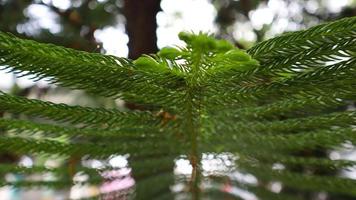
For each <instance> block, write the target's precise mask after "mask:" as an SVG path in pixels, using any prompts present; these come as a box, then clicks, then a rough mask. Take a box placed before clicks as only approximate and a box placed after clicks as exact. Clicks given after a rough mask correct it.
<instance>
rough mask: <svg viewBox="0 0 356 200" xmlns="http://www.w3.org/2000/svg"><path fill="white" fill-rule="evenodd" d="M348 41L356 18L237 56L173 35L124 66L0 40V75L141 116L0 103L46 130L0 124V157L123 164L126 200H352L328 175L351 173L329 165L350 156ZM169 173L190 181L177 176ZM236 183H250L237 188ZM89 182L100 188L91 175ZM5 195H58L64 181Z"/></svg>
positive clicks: (225, 47)
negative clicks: (136, 106)
mask: <svg viewBox="0 0 356 200" xmlns="http://www.w3.org/2000/svg"><path fill="white" fill-rule="evenodd" d="M355 30H356V18H355V17H354V18H345V19H342V20H339V21H336V22H332V23H328V24H322V25H318V26H316V27H312V28H310V29H308V30H302V31H298V32H294V33H288V34H285V35H282V36H279V37H276V38H274V39H270V40H267V41H265V42H262V43H260V44H257V45H256V46H254V47H252V48H251V49H249V50H247V51H242V50H239V49H237V48H235V47H234V46H233V45H232V44H230V43H228V42H227V41H225V40H216V39H214V38H213V37H212V36H211V35H208V34H204V33H198V34H193V33H187V32H182V33H180V34H179V38H180V39H181V40H183V41H184V42H185V43H186V46H185V47H182V48H172V47H166V48H163V49H161V50H160V51H159V52H158V53H157V55H150V56H148V55H144V56H142V57H140V58H138V59H137V60H134V61H132V60H129V59H125V58H116V57H113V56H103V55H99V54H90V53H84V52H78V51H74V50H70V49H66V48H62V47H55V46H53V45H46V44H40V43H36V42H32V41H28V40H22V39H19V38H16V37H13V36H9V35H7V34H3V33H0V62H1V63H2V65H5V66H4V67H5V68H7V69H10V70H12V71H15V72H16V73H18V72H20V73H24V72H25V73H28V74H30V75H34V76H35V77H36V78H45V77H46V78H50V79H51V80H52V82H53V83H59V84H61V85H62V86H68V87H70V88H76V89H85V90H87V91H89V92H94V93H97V94H99V95H104V96H109V97H121V98H122V99H124V100H129V101H131V102H135V103H140V104H144V105H145V106H147V108H148V109H147V110H148V111H145V112H143V111H126V112H123V111H118V110H115V109H112V110H108V109H101V108H88V107H81V106H69V105H65V104H54V103H50V102H44V101H40V100H30V99H26V98H22V97H16V96H12V95H9V94H6V93H3V92H1V93H0V110H1V111H5V112H8V113H19V114H24V115H26V116H27V115H28V116H31V117H40V118H45V119H49V120H51V121H50V122H51V123H48V122H47V123H43V122H38V120H34V119H32V120H29V119H28V118H26V119H21V120H19V119H9V117H12V115H6V116H7V118H3V119H0V129H1V130H2V131H3V132H4V134H3V136H2V137H0V150H1V151H2V152H13V153H17V154H19V155H22V154H27V155H28V154H34V155H40V154H54V155H56V154H58V155H62V156H65V157H68V158H69V160H70V158H71V157H78V158H80V159H83V160H85V159H89V158H90V159H92V158H93V159H94V158H95V159H109V158H110V157H111V156H115V155H127V156H128V158H127V160H128V165H127V167H128V168H130V169H131V170H132V176H133V178H134V179H135V186H134V187H133V190H134V195H133V196H132V197H133V198H135V199H173V198H178V199H179V198H183V199H194V200H198V199H202V198H205V197H209V198H214V199H222V198H224V197H228V198H231V199H239V198H240V196H239V195H237V194H236V193H234V192H231V191H230V190H229V189H231V188H233V189H236V188H239V189H241V190H245V191H248V192H249V193H251V194H252V195H255V196H257V197H258V198H259V199H273V200H274V199H291V200H294V199H303V198H302V196H294V195H293V194H294V193H293V191H294V192H298V193H304V192H310V193H313V194H318V193H319V192H325V193H326V195H339V194H342V195H345V196H347V197H350V198H354V197H356V192H355V190H350V188H355V187H356V182H355V181H354V180H351V179H350V178H348V177H341V176H339V173H340V172H343V171H344V170H348V169H350V168H354V167H355V166H356V163H355V161H351V160H346V159H345V158H340V159H337V160H334V158H332V157H331V156H329V154H330V152H338V151H341V150H344V147H345V144H348V146H350V145H351V144H352V145H355V144H356V137H355V135H356V134H355V129H354V126H355V123H356V114H355V111H354V105H353V102H354V101H355V99H356V95H355V92H356V89H355V86H356V79H355V78H354V74H355V71H356V59H355V55H356V49H355V47H356V32H355ZM83 70H84V71H83ZM158 109H159V110H160V111H158ZM63 122H65V123H63ZM63 138H65V139H63ZM181 161H182V162H188V163H189V168H190V172H188V173H187V172H184V173H183V172H180V171H179V166H178V165H179V164H178V163H180V162H181ZM212 163H218V164H217V167H216V166H214V164H212ZM76 164H77V165H78V170H79V169H82V168H83V166H81V163H80V162H77V163H76ZM10 169H12V170H13V172H14V173H27V174H31V173H36V172H44V171H47V169H44V168H40V167H39V168H33V169H23V168H19V167H16V165H10V166H9V167H8V166H3V167H1V166H0V173H2V172H4V173H5V172H6V170H8V171H11V170H10ZM48 170H49V171H52V172H53V173H54V172H58V173H62V172H65V170H64V169H61V168H59V169H48ZM86 170H87V169H85V167H84V169H83V171H86ZM90 170H92V169H88V170H87V171H90ZM323 170H326V171H327V172H330V173H323ZM328 170H329V171H328ZM88 173H91V172H88ZM237 174H240V175H237ZM241 174H242V175H241ZM244 174H245V175H247V176H249V177H250V178H251V177H252V182H251V180H250V182H248V181H246V180H244V179H242V178H241V177H240V178H239V177H238V176H243V175H244ZM63 176H65V175H63ZM92 180H93V181H98V180H100V177H97V176H95V173H94V172H93V179H92ZM275 182H278V183H279V184H280V187H281V188H280V190H281V191H279V192H277V193H276V192H275V191H273V190H272V189H271V188H270V185H271V184H273V183H275ZM8 184H10V185H11V184H12V183H8ZM16 184H17V185H18V186H21V185H22V186H31V185H32V186H40V185H42V186H46V185H47V186H50V185H56V186H64V185H71V184H73V180H72V179H71V177H66V178H63V179H58V181H54V182H37V183H36V182H32V183H31V182H26V181H24V182H22V183H21V182H18V183H16Z"/></svg>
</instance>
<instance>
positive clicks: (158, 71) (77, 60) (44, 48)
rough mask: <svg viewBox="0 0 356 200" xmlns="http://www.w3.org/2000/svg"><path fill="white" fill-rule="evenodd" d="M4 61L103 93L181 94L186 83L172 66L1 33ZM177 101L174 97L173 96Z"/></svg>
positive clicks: (22, 71) (17, 70) (0, 55)
mask: <svg viewBox="0 0 356 200" xmlns="http://www.w3.org/2000/svg"><path fill="white" fill-rule="evenodd" d="M0 41H1V42H0V58H1V59H0V64H1V65H2V66H3V67H4V68H5V69H9V71H12V72H15V73H18V74H20V76H25V75H32V76H34V79H36V80H39V79H42V78H47V80H49V81H50V82H52V83H58V84H60V85H61V86H65V87H70V88H74V89H84V90H86V91H89V92H91V93H94V94H97V95H103V96H114V97H118V96H120V97H122V98H129V100H133V101H135V100H136V101H137V99H131V96H135V97H136V98H138V97H139V96H141V95H145V96H146V98H145V100H148V99H149V97H150V98H152V99H151V101H150V102H146V103H156V104H158V101H157V102H154V101H153V100H157V99H159V98H158V97H159V96H163V95H166V96H176V95H179V92H178V91H177V88H179V87H182V86H184V79H182V76H181V75H180V74H179V73H177V71H173V70H171V69H170V68H165V69H164V70H162V68H147V67H145V66H138V65H134V64H133V63H132V61H130V60H128V59H125V58H118V57H115V56H105V55H101V54H96V53H86V52H82V51H76V50H72V49H69V48H64V47H59V46H55V45H51V44H41V43H38V42H34V41H30V40H23V39H20V38H16V37H14V36H11V35H8V34H5V33H0ZM170 100H171V101H174V99H170Z"/></svg>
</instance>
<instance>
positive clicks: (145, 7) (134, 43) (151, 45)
mask: <svg viewBox="0 0 356 200" xmlns="http://www.w3.org/2000/svg"><path fill="white" fill-rule="evenodd" d="M160 3H161V0H144V1H142V0H125V4H124V14H125V17H126V31H127V34H128V36H129V43H128V46H129V58H131V59H136V58H138V57H140V55H142V54H150V53H155V52H157V50H158V48H157V44H156V43H157V36H156V29H157V22H156V15H157V13H158V12H159V11H160V10H161V7H160Z"/></svg>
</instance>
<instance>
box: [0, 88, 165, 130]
mask: <svg viewBox="0 0 356 200" xmlns="http://www.w3.org/2000/svg"><path fill="white" fill-rule="evenodd" d="M0 104H1V107H0V110H2V111H8V112H12V113H23V114H26V115H30V116H34V117H44V118H47V119H50V120H55V121H60V122H69V123H73V124H82V123H83V124H85V125H87V126H103V127H107V126H109V127H110V126H113V125H115V126H117V125H122V124H130V123H132V124H143V125H144V124H147V123H149V124H150V123H151V124H155V123H156V124H157V123H159V120H158V119H156V120H155V118H154V117H153V116H152V114H150V113H147V112H136V111H130V112H121V111H117V110H107V109H103V108H89V107H81V106H68V105H66V104H54V103H51V102H45V101H40V100H36V99H26V98H23V97H17V96H13V95H9V94H6V93H4V92H1V91H0ZM146 120H147V121H146ZM144 121H146V122H144Z"/></svg>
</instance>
